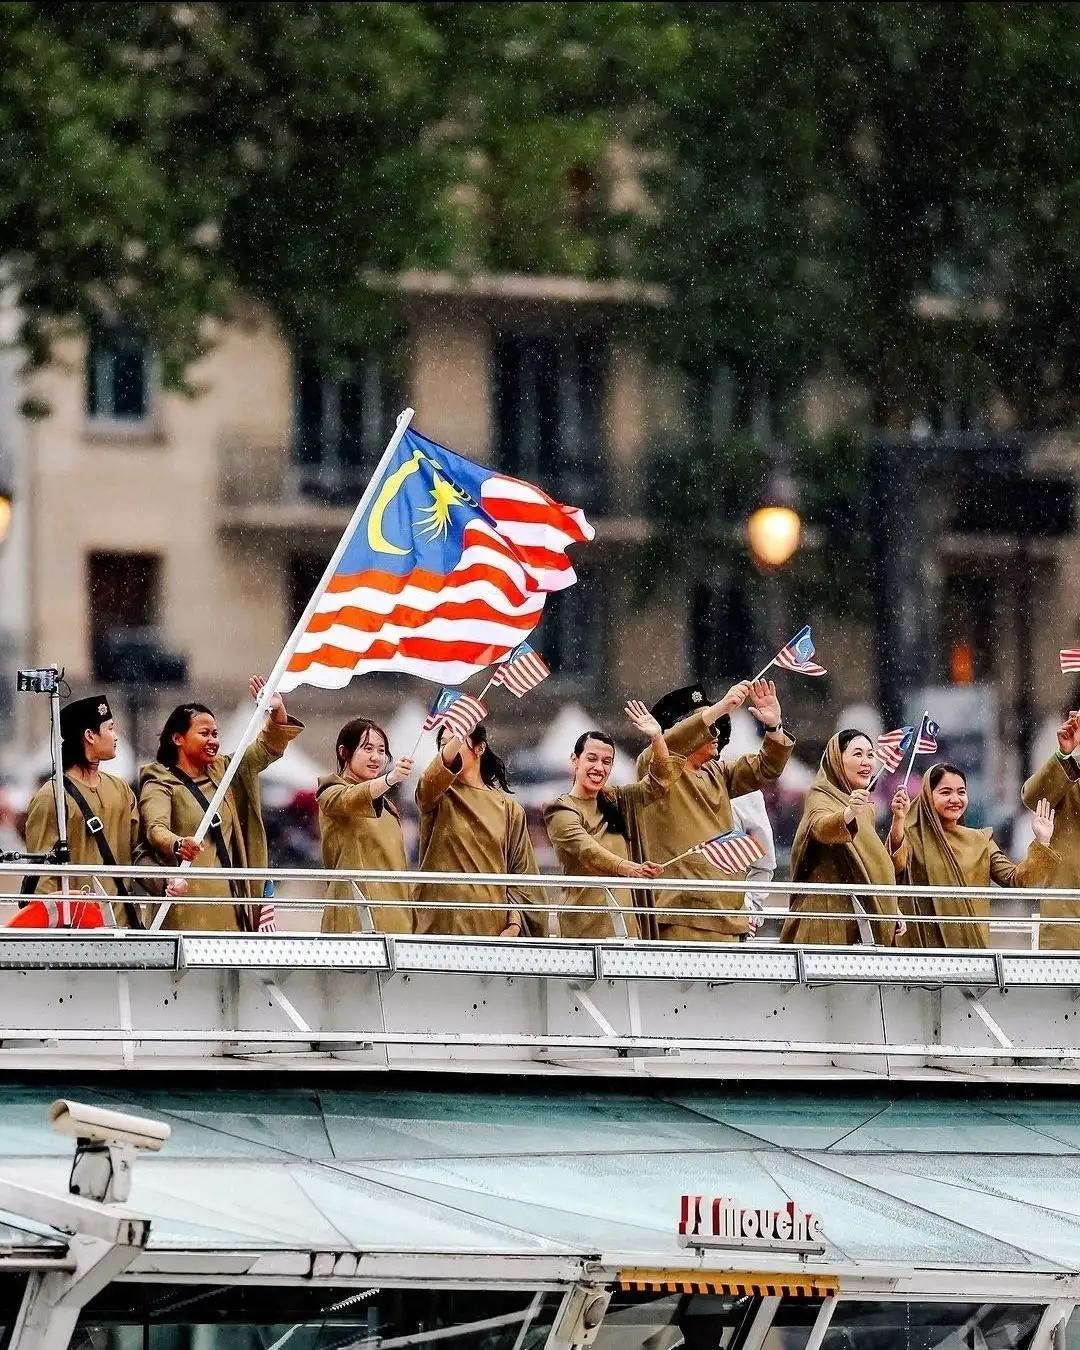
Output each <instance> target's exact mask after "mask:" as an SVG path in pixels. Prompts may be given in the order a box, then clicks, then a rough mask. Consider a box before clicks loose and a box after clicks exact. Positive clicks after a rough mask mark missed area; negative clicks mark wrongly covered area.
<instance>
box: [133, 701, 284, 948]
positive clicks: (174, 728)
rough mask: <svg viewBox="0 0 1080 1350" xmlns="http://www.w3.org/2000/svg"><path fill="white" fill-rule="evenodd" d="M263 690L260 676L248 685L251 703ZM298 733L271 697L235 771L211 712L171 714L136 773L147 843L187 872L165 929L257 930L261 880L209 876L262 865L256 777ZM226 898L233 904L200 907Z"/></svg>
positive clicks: (197, 706) (185, 708) (195, 708)
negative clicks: (220, 792) (216, 802)
mask: <svg viewBox="0 0 1080 1350" xmlns="http://www.w3.org/2000/svg"><path fill="white" fill-rule="evenodd" d="M264 686H265V681H264V680H263V679H262V678H261V677H260V676H258V675H253V676H252V678H251V680H250V682H249V688H250V690H251V696H252V698H254V699H255V700H256V701H258V700H259V699H260V697H261V696H262V695H263V691H264ZM302 729H303V724H302V723H301V722H298V721H297V720H296V719H295V718H293V717H290V716H289V715H288V713H287V712H286V711H285V704H284V702H283V701H282V698H281V695H280V694H274V695H273V696H272V697H271V698H270V700H269V703H268V714H267V717H266V721H265V724H264V726H263V728H262V730H261V731H260V732H259V734H258V736H257V737H256V739H255V740H253V741H252V742H251V744H250V745H248V746H247V748H246V749H245V750H244V751H243V754H242V756H241V758H240V763H239V764H238V765H236V766H235V767H234V766H233V765H232V764H231V761H232V759H233V756H231V755H223V754H221V740H220V736H219V733H218V727H217V721H216V719H215V717H214V714H213V713H212V712H211V711H210V709H209V708H207V707H206V706H205V705H204V704H202V703H183V704H181V705H180V706H179V707H178V708H174V709H173V711H172V712H171V713H170V714H169V716H168V718H167V719H166V721H165V725H164V727H162V730H161V738H160V741H159V744H158V754H157V759H156V760H155V761H154V762H153V763H151V764H145V765H143V768H142V771H141V773H140V775H139V815H140V817H141V820H142V828H143V833H144V835H145V837H146V840H147V843H148V844H149V845H150V848H151V849H152V850H153V852H154V854H155V856H156V857H157V859H158V860H159V861H160V862H161V863H162V864H164V865H166V866H173V867H175V866H176V865H177V864H179V863H181V862H184V863H187V864H189V865H190V866H191V867H192V875H191V876H190V877H189V879H188V890H187V897H186V900H185V903H183V904H180V905H173V906H171V907H170V909H169V912H168V913H167V914H166V915H165V919H164V922H163V924H162V926H163V927H165V928H171V929H185V930H186V929H195V930H199V931H209V932H221V931H225V932H250V931H254V930H255V929H256V928H257V925H258V919H257V912H258V897H259V896H260V895H261V893H262V883H261V882H257V881H251V882H246V881H234V882H232V883H228V882H224V881H215V880H213V878H212V876H208V875H206V874H207V873H208V872H212V871H213V870H215V869H217V868H221V867H266V866H267V861H268V859H267V845H266V828H265V826H264V825H263V819H262V803H261V799H260V794H259V774H260V773H262V771H263V770H264V769H265V768H267V766H268V765H270V764H272V763H273V762H274V761H275V760H276V759H280V758H281V756H282V755H283V754H284V753H285V748H286V746H287V745H288V744H289V742H290V741H291V740H293V739H294V738H295V737H296V736H298V735H299V734H300V732H301V730H302ZM226 774H228V775H229V787H228V789H227V791H226V792H225V794H224V796H223V797H222V799H221V804H220V806H219V807H218V808H217V809H216V810H215V812H214V813H213V814H212V816H211V820H210V822H209V826H208V828H207V830H206V833H207V834H208V835H209V839H208V840H200V839H198V838H197V837H196V830H197V829H198V828H199V827H200V825H201V824H202V822H203V820H204V817H205V816H206V814H207V808H208V806H209V804H210V802H211V800H212V798H213V797H214V796H216V795H217V789H218V787H219V786H220V784H221V783H222V781H223V780H224V779H225V775H226ZM199 874H201V875H199ZM230 897H231V898H232V900H233V902H234V903H233V904H221V903H217V904H214V903H199V902H200V901H210V902H213V901H215V900H217V901H221V900H225V899H228V898H230Z"/></svg>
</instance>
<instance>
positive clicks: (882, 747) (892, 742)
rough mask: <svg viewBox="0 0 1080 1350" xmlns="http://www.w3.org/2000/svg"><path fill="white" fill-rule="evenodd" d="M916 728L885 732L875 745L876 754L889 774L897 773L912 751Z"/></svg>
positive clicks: (901, 728) (902, 728)
mask: <svg viewBox="0 0 1080 1350" xmlns="http://www.w3.org/2000/svg"><path fill="white" fill-rule="evenodd" d="M914 735H915V728H914V727H897V728H896V730H895V731H883V732H882V733H881V735H880V736H879V737H878V738H877V742H876V743H875V745H874V754H875V755H876V756H877V757H878V759H880V760H881V762H882V764H883V765H884V766H885V768H886V769H887V770H888V772H889V773H895V772H896V770H897V769H898V768H899V767H900V765H901V764H902V763H903V761H904V756H905V755H906V754H907V752H908V751H909V750H910V749H911V738H912V736H914Z"/></svg>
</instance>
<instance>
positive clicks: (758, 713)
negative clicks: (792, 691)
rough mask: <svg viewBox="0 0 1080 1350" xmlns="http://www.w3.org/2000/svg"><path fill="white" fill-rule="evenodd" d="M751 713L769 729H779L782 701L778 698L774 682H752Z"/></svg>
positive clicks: (750, 695)
mask: <svg viewBox="0 0 1080 1350" xmlns="http://www.w3.org/2000/svg"><path fill="white" fill-rule="evenodd" d="M749 700H750V713H751V715H752V716H753V717H756V718H757V720H758V721H759V722H760V723H761V725H762V726H763V727H767V728H769V729H771V728H773V727H778V726H779V725H780V723H781V721H782V718H781V715H780V700H779V699H778V698H777V696H776V685H775V684H773V682H772V680H752V681H751V682H750V694H749Z"/></svg>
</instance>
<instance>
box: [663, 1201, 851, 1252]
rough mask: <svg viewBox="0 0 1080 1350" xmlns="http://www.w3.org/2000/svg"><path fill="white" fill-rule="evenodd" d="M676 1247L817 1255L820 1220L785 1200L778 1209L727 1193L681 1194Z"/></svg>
mask: <svg viewBox="0 0 1080 1350" xmlns="http://www.w3.org/2000/svg"><path fill="white" fill-rule="evenodd" d="M679 1246H680V1247H710V1248H716V1247H752V1248H756V1249H758V1250H761V1251H778V1252H796V1253H797V1254H798V1255H800V1256H821V1255H822V1254H823V1253H824V1251H825V1241H824V1234H823V1233H822V1231H821V1220H820V1219H819V1218H818V1216H817V1215H816V1214H814V1213H813V1212H812V1211H811V1210H803V1209H800V1208H799V1206H798V1205H796V1204H795V1202H794V1201H793V1200H789V1201H788V1202H787V1204H786V1205H784V1207H783V1208H782V1209H768V1208H750V1207H747V1206H742V1205H739V1204H738V1203H737V1202H736V1201H735V1200H734V1199H732V1198H731V1197H730V1196H726V1195H719V1196H716V1197H715V1198H710V1197H708V1196H704V1195H684V1196H683V1197H682V1210H681V1214H680V1218H679Z"/></svg>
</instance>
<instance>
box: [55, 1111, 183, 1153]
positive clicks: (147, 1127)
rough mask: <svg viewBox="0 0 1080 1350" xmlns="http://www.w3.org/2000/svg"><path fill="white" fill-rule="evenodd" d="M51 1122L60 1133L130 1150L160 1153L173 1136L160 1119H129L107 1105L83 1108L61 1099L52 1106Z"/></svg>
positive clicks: (143, 1117)
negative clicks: (119, 1145)
mask: <svg viewBox="0 0 1080 1350" xmlns="http://www.w3.org/2000/svg"><path fill="white" fill-rule="evenodd" d="M49 1121H50V1122H51V1124H52V1127H53V1129H54V1130H56V1131H57V1132H58V1133H59V1134H67V1135H70V1136H71V1137H72V1138H73V1139H78V1140H80V1141H82V1140H86V1141H88V1142H90V1143H95V1144H124V1145H127V1146H128V1147H129V1148H138V1149H144V1150H146V1151H147V1152H148V1153H157V1152H159V1151H160V1149H161V1146H162V1145H163V1144H164V1143H165V1141H166V1140H167V1139H168V1137H169V1135H170V1134H171V1133H172V1131H171V1130H170V1128H169V1126H168V1125H166V1124H165V1123H164V1121H160V1120H148V1119H147V1118H146V1116H129V1115H128V1113H127V1112H126V1111H110V1110H108V1109H107V1108H106V1107H104V1106H84V1105H83V1103H82V1102H69V1101H65V1100H64V1099H63V1098H61V1099H60V1100H59V1101H55V1102H53V1104H52V1106H50V1107H49Z"/></svg>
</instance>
